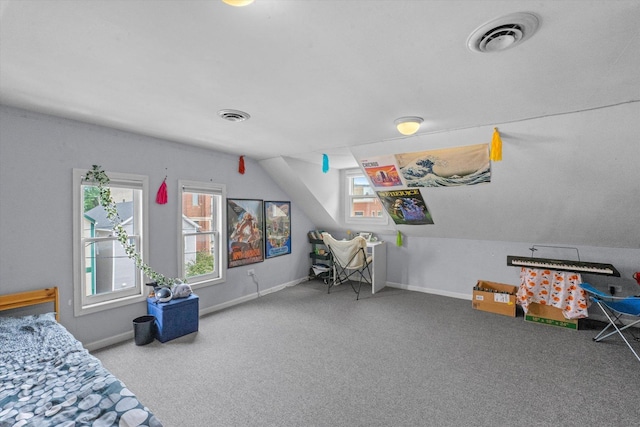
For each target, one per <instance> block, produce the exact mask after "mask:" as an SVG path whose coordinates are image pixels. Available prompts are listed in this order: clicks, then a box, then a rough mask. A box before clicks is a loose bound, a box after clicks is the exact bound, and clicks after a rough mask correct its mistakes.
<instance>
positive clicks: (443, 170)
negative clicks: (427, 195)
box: [396, 144, 491, 187]
mask: <svg viewBox="0 0 640 427" xmlns="http://www.w3.org/2000/svg"><path fill="white" fill-rule="evenodd" d="M396 161H397V163H398V167H399V168H400V174H401V175H402V178H403V179H404V181H405V183H406V185H407V187H452V186H458V185H474V184H480V183H485V182H491V162H490V161H489V144H477V145H469V146H465V147H455V148H444V149H440V150H430V151H420V152H415V153H404V154H396Z"/></svg>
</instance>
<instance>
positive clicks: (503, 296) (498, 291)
mask: <svg viewBox="0 0 640 427" xmlns="http://www.w3.org/2000/svg"><path fill="white" fill-rule="evenodd" d="M517 292H518V287H517V286H514V285H507V284H505V283H496V282H488V281H486V280H478V283H477V284H476V286H474V287H473V300H472V301H471V307H473V308H475V309H476V310H482V311H489V312H491V313H497V314H502V315H505V316H511V317H516V293H517Z"/></svg>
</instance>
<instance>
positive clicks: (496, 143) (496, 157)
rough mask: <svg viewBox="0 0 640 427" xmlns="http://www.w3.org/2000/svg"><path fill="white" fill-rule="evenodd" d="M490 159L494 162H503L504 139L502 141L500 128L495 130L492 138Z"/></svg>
mask: <svg viewBox="0 0 640 427" xmlns="http://www.w3.org/2000/svg"><path fill="white" fill-rule="evenodd" d="M489 154H490V158H491V160H492V161H494V162H499V161H501V160H502V139H500V132H498V128H493V138H491V152H490V153H489Z"/></svg>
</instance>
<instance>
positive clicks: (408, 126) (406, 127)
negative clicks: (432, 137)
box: [394, 117, 423, 135]
mask: <svg viewBox="0 0 640 427" xmlns="http://www.w3.org/2000/svg"><path fill="white" fill-rule="evenodd" d="M422 122H423V120H422V117H400V118H399V119H396V120H395V121H394V123H395V124H396V128H397V129H398V132H400V133H401V134H403V135H413V134H414V133H416V132H418V129H420V124H421V123H422Z"/></svg>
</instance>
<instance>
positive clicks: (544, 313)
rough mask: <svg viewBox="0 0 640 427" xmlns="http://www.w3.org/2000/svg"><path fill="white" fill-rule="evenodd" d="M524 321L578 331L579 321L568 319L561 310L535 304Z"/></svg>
mask: <svg viewBox="0 0 640 427" xmlns="http://www.w3.org/2000/svg"><path fill="white" fill-rule="evenodd" d="M524 320H526V321H527V322H534V323H542V324H544V325H551V326H559V327H561V328H567V329H575V330H577V329H578V319H567V318H565V317H564V315H563V314H562V310H560V309H559V308H556V307H552V306H550V305H544V304H538V303H535V302H532V303H530V304H529V307H528V309H527V313H526V314H525V316H524Z"/></svg>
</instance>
